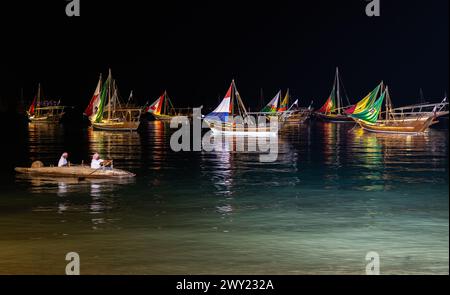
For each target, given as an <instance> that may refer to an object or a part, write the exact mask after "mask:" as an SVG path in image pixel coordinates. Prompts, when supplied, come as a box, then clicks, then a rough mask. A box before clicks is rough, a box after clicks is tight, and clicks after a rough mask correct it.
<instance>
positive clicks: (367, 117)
mask: <svg viewBox="0 0 450 295" xmlns="http://www.w3.org/2000/svg"><path fill="white" fill-rule="evenodd" d="M385 96H386V91H384V92H383V94H382V95H381V96H380V97H379V98H378V99H377V100H376V101H375V102H374V103H373V104H372V105H370V106H367V107H366V108H365V109H364V110H362V111H360V112H359V113H356V114H355V113H354V114H352V115H351V117H352V118H355V119H360V120H363V121H365V122H369V123H376V122H377V120H378V116H379V115H380V111H381V107H382V105H383V100H384V97H385Z"/></svg>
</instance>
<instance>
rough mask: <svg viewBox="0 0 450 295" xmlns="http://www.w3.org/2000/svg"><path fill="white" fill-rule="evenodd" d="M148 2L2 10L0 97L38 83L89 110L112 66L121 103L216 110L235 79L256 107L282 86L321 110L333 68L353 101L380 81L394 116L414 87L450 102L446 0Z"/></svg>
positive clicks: (89, 1)
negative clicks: (163, 95) (377, 7)
mask: <svg viewBox="0 0 450 295" xmlns="http://www.w3.org/2000/svg"><path fill="white" fill-rule="evenodd" d="M42 2H45V3H46V5H45V6H44V5H43V4H42ZM151 2H157V1H133V0H127V1H115V2H113V3H112V1H95V0H81V17H78V18H68V17H66V15H65V12H64V7H65V4H66V2H65V1H64V0H53V1H29V2H28V1H17V2H16V3H15V4H8V5H6V4H0V11H1V16H2V17H1V18H0V19H1V20H0V25H1V29H0V30H1V43H0V44H1V47H2V50H1V56H0V78H1V82H0V86H1V87H0V96H1V97H2V99H3V100H5V99H17V98H18V97H19V94H20V88H21V87H23V88H24V94H25V99H27V100H31V99H32V96H33V93H34V91H35V89H36V85H37V83H38V82H41V83H42V85H43V88H44V93H45V94H46V95H47V96H50V97H61V98H62V100H63V101H64V102H65V103H66V104H75V105H77V104H78V105H81V106H84V105H85V104H87V103H88V101H89V99H90V96H91V95H92V92H93V90H94V88H95V85H96V83H97V79H98V74H99V72H103V73H104V74H106V72H107V70H108V67H111V68H112V70H113V75H114V76H115V78H116V79H117V80H118V83H119V84H118V85H119V89H120V91H121V94H122V96H123V97H127V96H128V93H129V91H130V89H134V93H135V95H136V97H137V98H138V99H139V100H140V101H141V102H142V103H143V102H145V101H147V100H154V99H155V98H156V97H157V96H158V95H159V94H160V92H161V91H163V90H164V89H167V90H168V92H169V95H170V96H171V97H172V99H173V101H174V103H175V105H176V106H179V107H182V106H186V105H190V106H193V105H200V104H203V105H204V106H205V107H209V108H211V107H214V106H215V105H216V104H217V100H218V96H219V94H220V95H223V94H224V92H225V91H226V89H227V87H228V85H229V83H230V80H231V79H232V78H235V79H236V82H237V86H238V88H239V90H240V92H241V95H242V97H243V99H244V101H245V102H246V103H247V104H249V105H251V106H255V105H257V104H258V101H259V92H260V88H261V87H262V88H263V89H264V95H265V98H266V100H268V99H270V98H271V96H273V95H274V94H275V93H276V92H277V91H278V89H280V88H281V89H285V88H287V87H289V88H290V89H291V93H292V94H293V96H294V98H300V99H301V104H302V105H307V104H308V103H309V101H310V100H311V99H314V100H315V106H316V107H317V106H319V105H320V104H321V103H322V102H323V101H324V100H325V99H326V96H327V95H328V94H329V92H330V90H331V84H332V80H333V75H334V68H335V67H336V66H339V67H340V71H341V74H342V78H343V81H344V84H345V88H346V90H347V92H348V94H349V95H350V99H351V100H352V101H355V100H357V99H359V98H361V97H362V96H363V95H365V94H366V93H367V92H368V91H369V90H371V89H373V88H374V87H375V86H376V84H377V83H378V82H379V81H380V80H384V81H385V82H386V83H387V84H389V85H390V90H391V95H392V98H393V100H394V104H396V105H401V104H407V103H415V102H417V100H418V96H419V88H420V87H422V88H423V90H424V93H425V96H426V97H427V98H428V97H429V98H430V100H432V101H437V100H440V99H441V98H442V97H443V95H444V92H446V91H448V80H449V70H448V69H449V60H448V56H449V47H448V45H449V44H448V43H449V42H448V40H449V38H448V37H449V32H448V28H449V24H448V23H449V20H448V13H449V9H448V4H449V1H447V0H433V1H425V0H422V1H402V0H395V1H392V0H381V6H382V7H381V17H374V18H369V17H367V16H366V15H365V5H366V4H367V2H366V1H364V0H346V1H332V0H329V1H324V0H319V1H271V2H270V3H267V4H262V3H259V1H248V2H247V4H245V5H244V4H243V3H245V2H244V1H239V2H238V1H208V2H200V1H180V2H173V1H162V3H164V4H161V3H157V4H156V3H155V4H151ZM219 2H220V3H219ZM94 3H95V4H94Z"/></svg>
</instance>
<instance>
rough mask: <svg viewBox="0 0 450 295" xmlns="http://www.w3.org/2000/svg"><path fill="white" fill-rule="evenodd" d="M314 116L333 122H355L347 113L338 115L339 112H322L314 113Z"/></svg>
mask: <svg viewBox="0 0 450 295" xmlns="http://www.w3.org/2000/svg"><path fill="white" fill-rule="evenodd" d="M314 116H315V117H316V118H317V119H319V120H322V121H324V122H331V123H353V122H354V121H353V119H352V118H350V117H348V116H346V115H338V114H322V113H317V112H316V113H314Z"/></svg>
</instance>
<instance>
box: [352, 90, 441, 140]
mask: <svg viewBox="0 0 450 295" xmlns="http://www.w3.org/2000/svg"><path fill="white" fill-rule="evenodd" d="M379 87H381V89H382V84H380V85H379V86H378V87H377V88H379ZM376 93H378V91H377V92H376ZM372 94H373V93H372ZM370 97H371V98H370V99H369V100H367V101H366V98H367V97H366V98H364V99H363V100H362V101H361V102H362V103H361V104H360V106H361V105H364V107H363V108H362V109H359V110H358V111H357V112H353V113H352V114H351V115H350V116H351V118H353V120H355V121H356V122H357V123H358V124H359V125H360V126H361V128H363V129H364V130H367V131H370V132H378V133H393V134H420V133H424V132H426V131H427V130H428V128H429V127H430V126H431V125H432V124H433V122H434V121H435V120H436V115H435V114H433V113H428V112H425V113H422V114H420V113H417V114H416V115H415V116H410V117H403V118H402V117H398V116H395V113H394V112H393V111H392V110H393V108H392V101H391V98H390V95H389V89H388V87H386V89H385V90H384V91H381V93H380V95H379V96H378V98H376V96H373V95H371V96H370ZM375 98H376V99H375ZM371 100H372V101H373V102H370V101H371ZM384 100H385V108H386V111H385V112H384V114H385V116H384V119H383V118H382V113H381V108H382V106H383V101H384Z"/></svg>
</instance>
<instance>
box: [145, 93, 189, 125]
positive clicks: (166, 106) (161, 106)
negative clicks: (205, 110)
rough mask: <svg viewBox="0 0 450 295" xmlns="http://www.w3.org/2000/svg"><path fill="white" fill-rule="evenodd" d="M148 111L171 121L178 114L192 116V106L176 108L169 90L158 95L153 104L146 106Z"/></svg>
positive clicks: (156, 117)
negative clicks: (168, 93)
mask: <svg viewBox="0 0 450 295" xmlns="http://www.w3.org/2000/svg"><path fill="white" fill-rule="evenodd" d="M146 112H147V113H150V114H152V116H153V117H154V118H155V119H156V120H159V121H170V120H172V119H173V118H175V117H177V116H187V117H189V118H191V117H192V109H191V108H175V107H174V106H173V104H172V101H171V99H170V98H169V96H168V95H167V91H164V93H163V94H162V95H161V96H160V97H158V99H157V100H155V101H154V102H153V103H152V104H151V105H149V106H148V107H147V108H146Z"/></svg>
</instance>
